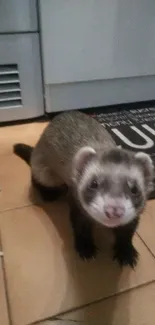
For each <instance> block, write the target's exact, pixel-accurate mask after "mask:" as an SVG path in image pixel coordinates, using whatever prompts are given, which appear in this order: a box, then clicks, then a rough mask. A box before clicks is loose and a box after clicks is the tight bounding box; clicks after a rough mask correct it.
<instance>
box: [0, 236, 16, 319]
mask: <svg viewBox="0 0 155 325" xmlns="http://www.w3.org/2000/svg"><path fill="white" fill-rule="evenodd" d="M0 246H1V248H2V255H1V256H2V257H1V261H2V272H3V279H4V290H5V298H6V305H7V313H8V320H9V324H10V325H13V323H12V317H11V307H10V300H9V294H8V285H7V279H6V272H5V264H4V253H3V246H2V241H1V237H0Z"/></svg>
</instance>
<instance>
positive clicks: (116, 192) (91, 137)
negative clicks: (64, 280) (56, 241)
mask: <svg viewBox="0 0 155 325" xmlns="http://www.w3.org/2000/svg"><path fill="white" fill-rule="evenodd" d="M14 153H15V154H16V155H18V156H20V157H21V158H22V159H24V160H25V161H26V162H27V163H28V164H29V165H30V166H31V173H32V182H33V185H34V186H35V187H37V188H38V190H39V191H40V193H41V195H42V196H43V198H44V199H48V200H53V199H57V198H58V197H59V196H60V195H61V194H62V193H63V192H64V191H65V190H66V189H68V198H69V206H70V220H71V225H72V229H73V235H74V244H75V249H76V251H77V252H78V254H79V255H80V257H81V258H82V259H89V258H92V257H95V256H96V253H97V248H96V245H95V243H94V238H93V221H95V222H98V223H100V224H101V225H103V226H104V227H108V228H111V229H112V231H113V233H114V236H115V244H114V247H113V258H114V259H116V260H117V261H118V263H119V264H120V265H121V266H124V265H129V266H131V267H135V266H136V264H137V261H138V255H139V254H138V252H137V251H136V249H135V248H134V246H133V244H132V239H133V235H134V233H135V231H136V229H137V226H138V223H139V218H140V217H139V216H140V214H141V212H142V211H143V209H144V207H145V203H146V200H147V199H148V195H149V193H150V192H151V190H152V186H153V170H154V168H153V162H152V160H151V158H150V157H149V155H148V154H146V153H143V152H138V153H134V152H130V151H127V150H125V149H121V148H118V147H117V146H116V144H115V142H114V140H113V139H112V137H111V135H110V134H109V133H108V131H107V130H106V129H105V128H104V127H103V126H102V125H101V124H99V123H98V122H97V121H96V120H95V119H94V118H93V117H90V116H89V115H87V114H85V113H82V112H79V111H70V112H63V113H60V114H59V115H57V116H55V117H54V118H53V120H52V121H51V122H49V124H48V125H47V127H46V128H45V130H44V131H43V133H42V135H41V137H40V139H39V141H38V143H37V144H36V146H35V147H34V148H33V147H30V146H28V145H26V144H15V145H14Z"/></svg>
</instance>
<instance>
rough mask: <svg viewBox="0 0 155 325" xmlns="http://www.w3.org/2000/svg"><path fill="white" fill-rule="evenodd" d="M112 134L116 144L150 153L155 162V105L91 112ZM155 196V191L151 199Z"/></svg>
mask: <svg viewBox="0 0 155 325" xmlns="http://www.w3.org/2000/svg"><path fill="white" fill-rule="evenodd" d="M90 115H91V116H92V117H94V118H95V119H96V120H97V121H98V122H99V123H101V124H102V125H103V126H104V127H105V128H106V129H107V130H108V131H109V132H110V133H111V135H112V137H113V138H114V140H115V142H116V144H117V145H118V146H120V145H121V146H122V148H125V149H130V150H133V151H136V152H137V151H143V152H146V153H148V154H149V155H150V156H151V157H152V159H153V161H154V164H155V106H154V107H146V108H135V109H134V108H132V109H129V108H128V109H125V110H123V109H121V110H113V111H112V112H111V111H110V112H108V111H107V109H106V112H105V111H104V108H103V109H102V108H100V109H99V110H98V109H97V110H95V109H94V110H93V112H92V113H90ZM154 198H155V181H154V191H153V192H152V193H151V195H150V199H154Z"/></svg>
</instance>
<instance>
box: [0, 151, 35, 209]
mask: <svg viewBox="0 0 155 325" xmlns="http://www.w3.org/2000/svg"><path fill="white" fill-rule="evenodd" d="M29 187H30V168H29V167H28V166H27V165H26V163H25V162H24V161H22V160H21V159H20V158H18V157H16V156H15V155H10V156H1V158H0V189H1V190H0V211H3V210H8V209H13V208H17V207H21V206H25V205H28V204H31V201H30V199H29Z"/></svg>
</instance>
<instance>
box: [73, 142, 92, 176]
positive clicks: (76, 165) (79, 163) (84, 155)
mask: <svg viewBox="0 0 155 325" xmlns="http://www.w3.org/2000/svg"><path fill="white" fill-rule="evenodd" d="M95 155H96V151H95V150H94V149H93V148H91V147H83V148H81V149H80V150H79V151H78V152H77V153H76V155H75V157H74V160H73V177H74V180H75V179H77V178H78V176H80V175H81V174H82V171H83V170H84V168H85V166H86V165H87V163H88V162H89V160H90V159H91V158H92V157H94V156H95Z"/></svg>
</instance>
